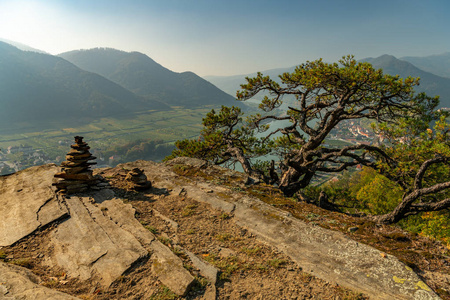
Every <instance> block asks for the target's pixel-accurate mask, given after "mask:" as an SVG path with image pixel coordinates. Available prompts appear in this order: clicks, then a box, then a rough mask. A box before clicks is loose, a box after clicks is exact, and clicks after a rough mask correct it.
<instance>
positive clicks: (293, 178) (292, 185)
mask: <svg viewBox="0 0 450 300" xmlns="http://www.w3.org/2000/svg"><path fill="white" fill-rule="evenodd" d="M301 175H303V178H301V179H300V177H301ZM313 175H314V174H313V173H310V172H308V173H305V174H300V173H299V172H298V171H297V170H295V169H294V168H292V167H289V168H288V169H287V171H286V172H284V173H283V175H282V177H281V180H280V185H279V188H280V190H281V191H282V192H283V194H284V195H285V196H287V197H291V196H293V195H294V194H295V193H297V192H298V191H299V190H300V189H302V188H304V187H306V186H307V185H308V184H309V182H310V181H311V179H312V177H313Z"/></svg>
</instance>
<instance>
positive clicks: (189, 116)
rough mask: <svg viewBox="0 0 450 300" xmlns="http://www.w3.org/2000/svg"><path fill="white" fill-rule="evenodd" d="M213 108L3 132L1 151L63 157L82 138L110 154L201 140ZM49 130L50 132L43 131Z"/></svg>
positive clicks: (178, 109) (38, 125)
mask: <svg viewBox="0 0 450 300" xmlns="http://www.w3.org/2000/svg"><path fill="white" fill-rule="evenodd" d="M211 108H212V107H204V108H202V109H192V110H191V109H185V108H179V107H174V108H173V109H172V110H169V111H146V112H140V113H136V114H132V115H128V116H126V117H121V118H101V119H98V120H94V121H89V122H84V123H83V122H81V121H80V122H79V123H78V124H74V123H73V122H72V123H69V122H68V123H66V124H62V123H59V124H58V123H57V124H48V123H47V124H45V127H43V126H40V124H37V125H35V126H30V125H29V124H23V126H16V127H14V128H5V127H3V128H1V129H0V149H6V148H7V147H9V146H17V145H21V144H22V145H29V146H32V147H33V148H35V149H42V150H43V151H44V152H45V153H47V154H48V155H49V156H55V155H61V153H62V154H64V153H65V152H67V151H68V150H69V147H68V146H67V141H70V142H71V141H73V137H74V136H76V135H81V136H83V137H84V140H85V141H86V142H88V143H89V145H90V146H91V148H92V149H101V150H103V151H106V150H108V149H111V148H114V147H115V146H120V145H124V144H127V143H130V142H133V141H136V140H139V139H146V140H148V139H150V140H155V141H156V140H160V141H164V142H165V143H174V142H175V141H176V140H179V139H185V138H191V137H196V136H198V134H199V132H200V130H201V128H202V126H201V121H202V118H203V117H204V116H205V115H206V113H207V112H209V111H210V110H211ZM39 128H46V129H39Z"/></svg>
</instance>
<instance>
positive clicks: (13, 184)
mask: <svg viewBox="0 0 450 300" xmlns="http://www.w3.org/2000/svg"><path fill="white" fill-rule="evenodd" d="M57 170H58V168H57V167H56V166H54V165H46V166H42V167H36V168H31V169H27V170H24V171H21V172H18V173H16V174H13V175H10V176H5V177H0V180H1V181H0V183H1V190H0V195H2V197H0V247H2V246H9V245H12V244H14V243H16V242H18V241H19V240H21V239H22V238H23V237H25V236H27V235H29V234H32V233H33V232H34V231H36V230H38V229H39V228H41V227H43V226H45V225H47V224H49V223H51V222H53V221H55V220H59V219H61V218H63V217H64V220H62V222H60V223H59V224H57V226H56V228H55V229H52V231H51V232H50V233H49V238H50V242H49V243H48V245H47V247H48V249H47V251H45V252H46V253H49V255H46V258H45V260H44V262H43V263H44V265H47V266H49V267H60V268H62V269H63V270H65V271H66V273H67V275H68V277H71V278H78V279H80V280H94V281H97V282H98V283H99V284H100V285H102V286H104V287H108V286H109V285H110V284H111V283H112V282H113V281H114V280H116V279H117V278H119V277H120V276H121V275H122V274H123V273H124V272H125V271H127V270H128V269H130V267H132V265H133V264H134V263H137V262H138V261H140V260H143V259H150V260H151V262H152V269H153V271H154V273H155V275H156V276H157V277H158V279H159V280H160V281H161V282H162V283H163V284H164V285H166V286H167V287H168V288H169V289H170V290H172V291H173V292H174V293H176V294H177V295H184V294H185V293H186V292H187V291H188V289H189V287H190V285H191V284H192V282H193V281H194V277H193V276H192V275H191V274H190V273H189V272H188V271H187V270H186V269H185V268H184V267H183V263H182V261H181V259H180V258H179V257H178V256H176V255H175V254H174V253H173V252H172V251H171V250H170V249H169V248H168V247H166V246H165V245H163V244H162V243H161V242H159V241H158V240H157V239H156V238H155V236H154V235H153V234H152V233H151V232H150V231H148V230H147V229H145V228H144V227H143V226H142V224H140V223H139V222H138V221H137V220H136V218H135V217H134V215H135V210H134V209H133V208H132V206H131V204H125V203H123V201H122V200H121V199H116V198H114V192H113V191H112V190H108V189H104V190H100V191H96V192H91V193H89V195H88V196H82V195H81V194H80V195H72V196H71V197H62V196H54V195H55V194H54V191H53V190H52V189H51V188H50V187H51V181H52V177H53V175H54V174H55V172H56V171H57ZM4 195H6V197H4ZM2 266H3V268H6V267H5V266H4V264H2ZM7 267H9V269H8V270H9V271H8V274H12V273H14V272H16V271H17V269H16V268H11V267H12V266H11V267H10V266H7ZM0 274H3V272H1V271H0ZM20 274H22V273H20V272H19V273H18V274H17V275H16V277H17V278H19V277H20ZM27 274H28V273H27ZM16 277H14V276H13V275H11V276H9V277H8V278H5V280H1V279H0V282H5V284H6V285H8V286H11V288H9V289H8V291H9V292H8V293H12V292H11V291H17V290H20V287H17V286H16V284H17V283H15V282H16V281H15V279H14V278H16ZM33 278H34V277H33ZM11 280H12V282H11ZM33 280H34V282H35V283H36V282H38V280H37V279H35V278H34V279H33ZM0 291H4V290H0ZM14 293H16V292H14ZM20 293H22V292H20ZM27 295H28V296H26V297H25V296H24V297H22V298H17V299H35V298H33V297H31V296H30V295H29V294H27ZM0 299H3V298H1V297H0ZM6 299H8V298H6ZM11 299H16V298H11ZM36 299H60V298H53V297H47V298H36ZM61 299H71V298H68V297H65V298H64V297H63V298H61Z"/></svg>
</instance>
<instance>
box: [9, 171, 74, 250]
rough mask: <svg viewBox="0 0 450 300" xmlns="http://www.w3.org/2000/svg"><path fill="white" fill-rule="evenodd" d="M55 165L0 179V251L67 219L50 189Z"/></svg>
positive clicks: (65, 210)
mask: <svg viewBox="0 0 450 300" xmlns="http://www.w3.org/2000/svg"><path fill="white" fill-rule="evenodd" d="M57 171H58V167H57V166H56V165H53V164H52V165H45V166H41V167H32V168H29V169H27V170H23V171H20V172H17V173H14V174H12V175H9V176H3V177H2V176H0V247H2V246H9V245H12V244H14V243H15V242H17V241H19V240H20V239H22V238H24V237H25V236H27V235H29V234H31V233H33V232H34V231H35V230H37V229H39V228H42V227H45V226H46V225H47V224H49V223H51V222H53V221H55V220H58V219H61V218H63V217H65V216H67V215H68V211H67V208H66V206H65V205H63V204H62V203H61V202H60V201H59V200H58V198H57V197H56V195H55V193H54V191H53V190H52V188H51V184H52V178H53V175H54V174H55V173H56V172H57Z"/></svg>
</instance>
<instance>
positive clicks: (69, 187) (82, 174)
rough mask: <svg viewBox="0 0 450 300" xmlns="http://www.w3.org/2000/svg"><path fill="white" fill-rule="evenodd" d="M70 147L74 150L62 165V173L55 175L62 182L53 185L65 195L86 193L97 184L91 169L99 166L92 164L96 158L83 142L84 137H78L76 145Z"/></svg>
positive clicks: (68, 154)
mask: <svg viewBox="0 0 450 300" xmlns="http://www.w3.org/2000/svg"><path fill="white" fill-rule="evenodd" d="M70 147H71V148H72V149H71V150H70V151H69V152H68V153H67V155H66V161H63V162H62V163H61V167H62V169H61V172H58V173H56V174H55V178H61V180H58V181H57V182H55V183H53V185H54V186H56V189H57V191H58V192H61V193H63V194H73V193H79V192H85V191H87V190H88V189H89V187H90V186H92V185H95V184H96V183H97V180H96V178H94V176H93V175H92V170H91V169H90V166H91V165H95V164H97V163H96V162H90V161H91V160H94V159H95V158H96V157H94V156H92V154H91V153H90V152H89V149H90V147H89V146H88V144H87V143H86V142H83V137H82V136H76V137H75V144H73V145H71V146H70Z"/></svg>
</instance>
